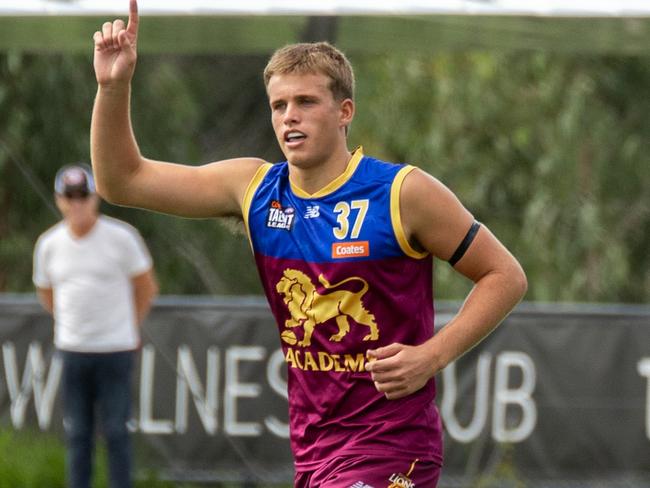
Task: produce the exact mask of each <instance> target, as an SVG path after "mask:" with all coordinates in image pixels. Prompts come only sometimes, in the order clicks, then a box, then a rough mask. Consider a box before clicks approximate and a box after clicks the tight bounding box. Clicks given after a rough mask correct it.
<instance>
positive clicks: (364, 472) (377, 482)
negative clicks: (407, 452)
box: [294, 455, 440, 488]
mask: <svg viewBox="0 0 650 488" xmlns="http://www.w3.org/2000/svg"><path fill="white" fill-rule="evenodd" d="M439 477H440V466H439V465H438V464H436V463H434V462H433V461H420V460H417V459H404V458H392V459H390V458H387V457H380V456H368V455H358V456H351V455H347V456H338V457H335V458H332V459H331V460H329V461H327V462H326V463H323V464H322V465H321V466H319V467H318V468H316V469H314V470H313V471H296V476H295V482H294V487H295V488H435V487H436V486H437V484H438V478H439Z"/></svg>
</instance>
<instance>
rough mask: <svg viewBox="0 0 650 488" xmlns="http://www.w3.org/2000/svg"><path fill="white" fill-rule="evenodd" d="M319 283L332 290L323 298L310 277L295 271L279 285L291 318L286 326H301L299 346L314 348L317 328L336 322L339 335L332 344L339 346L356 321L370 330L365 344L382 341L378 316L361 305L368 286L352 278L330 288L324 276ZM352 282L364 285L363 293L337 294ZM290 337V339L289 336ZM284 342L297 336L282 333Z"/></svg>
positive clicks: (332, 338) (281, 279)
mask: <svg viewBox="0 0 650 488" xmlns="http://www.w3.org/2000/svg"><path fill="white" fill-rule="evenodd" d="M318 281H319V282H320V283H321V284H322V285H323V286H324V287H325V288H326V289H328V290H333V291H331V292H329V293H327V294H323V295H321V294H320V293H318V291H317V290H316V286H315V285H314V284H313V283H312V281H311V280H310V279H309V277H308V276H307V275H306V274H305V273H303V272H302V271H298V270H296V269H285V270H284V273H283V276H282V278H280V281H278V284H277V285H276V286H275V289H276V290H277V291H278V293H280V294H281V295H283V297H282V299H283V301H284V303H285V304H286V305H287V308H288V309H289V312H290V313H291V318H290V319H288V320H286V321H285V323H284V325H285V327H288V328H294V327H300V326H302V328H303V331H304V336H303V339H302V341H300V342H298V345H299V346H302V347H305V346H309V345H310V344H311V336H312V334H313V333H314V328H315V327H316V325H318V324H322V323H324V322H327V321H328V320H330V319H336V324H337V325H338V327H339V330H338V333H336V334H334V335H332V336H331V337H330V339H329V340H330V341H335V342H340V341H341V339H343V337H345V335H346V334H347V333H348V332H349V331H350V322H349V321H348V319H350V318H351V319H353V320H354V321H355V322H356V323H357V324H362V325H365V326H367V327H368V328H369V329H370V333H369V334H368V335H366V336H365V337H364V338H363V340H364V341H376V340H377V339H379V330H378V328H377V323H376V322H375V316H374V315H373V314H371V313H370V312H368V310H366V309H365V308H364V306H363V303H362V302H361V298H362V297H363V295H364V294H365V293H366V292H367V291H368V282H367V281H366V280H364V279H363V278H359V277H358V276H352V277H350V278H346V279H344V280H343V281H340V282H338V283H336V284H334V285H331V284H330V283H329V281H327V279H325V277H324V276H323V275H322V274H321V275H320V276H319V277H318ZM350 281H359V282H361V283H363V287H362V288H361V290H359V291H357V292H352V291H349V290H337V289H336V288H338V287H339V286H341V285H343V284H345V283H348V282H350ZM289 334H290V335H289ZM282 339H283V340H284V341H285V342H289V343H293V342H294V341H295V334H293V333H290V332H289V331H285V332H283V333H282Z"/></svg>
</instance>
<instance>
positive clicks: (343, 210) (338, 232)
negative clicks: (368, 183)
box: [332, 199, 370, 239]
mask: <svg viewBox="0 0 650 488" xmlns="http://www.w3.org/2000/svg"><path fill="white" fill-rule="evenodd" d="M369 206H370V202H369V201H368V200H367V199H365V200H352V201H351V202H350V203H348V202H339V203H337V204H336V206H335V207H334V213H335V214H338V215H337V216H336V222H337V223H338V224H339V225H338V227H335V228H334V229H332V231H333V232H334V237H336V238H337V239H345V238H346V237H347V236H348V232H350V212H351V210H357V211H358V212H357V215H356V218H355V219H354V225H353V226H352V232H351V233H350V238H351V239H356V238H357V237H359V234H360V233H361V226H362V225H363V220H364V219H365V218H366V213H367V212H368V207H369Z"/></svg>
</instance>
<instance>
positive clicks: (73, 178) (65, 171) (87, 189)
mask: <svg viewBox="0 0 650 488" xmlns="http://www.w3.org/2000/svg"><path fill="white" fill-rule="evenodd" d="M54 191H55V192H56V193H58V194H60V195H63V194H66V193H73V192H79V193H95V180H94V179H93V172H92V169H91V168H90V166H88V165H87V164H84V163H78V164H68V165H66V166H63V167H62V168H61V169H60V170H59V171H57V173H56V177H55V178H54Z"/></svg>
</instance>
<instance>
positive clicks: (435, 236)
mask: <svg viewBox="0 0 650 488" xmlns="http://www.w3.org/2000/svg"><path fill="white" fill-rule="evenodd" d="M400 205H401V206H402V208H401V214H402V218H403V220H404V222H405V231H407V232H408V234H407V235H409V236H410V237H411V239H413V240H414V241H415V242H416V243H418V244H419V245H420V246H421V247H422V248H423V249H424V250H426V251H428V252H430V253H431V254H432V255H434V256H436V257H437V258H439V259H442V260H444V261H448V260H449V259H450V258H451V257H452V256H454V253H455V251H456V250H457V249H458V248H459V246H461V243H463V241H464V239H465V237H466V236H467V235H468V232H469V231H470V229H471V228H472V224H473V223H474V217H473V216H472V214H471V213H470V212H469V211H468V210H467V209H466V208H465V207H464V206H463V205H462V203H461V202H460V200H459V199H458V198H457V197H456V195H454V193H453V192H452V191H451V190H449V189H448V188H447V187H446V186H444V185H443V184H442V183H441V182H439V181H438V180H436V179H435V178H433V177H432V176H430V175H428V174H426V173H424V172H422V171H419V170H414V171H412V172H411V174H409V176H407V178H406V179H405V180H404V185H403V188H402V193H401V195H400ZM454 269H455V270H456V271H458V272H459V273H461V274H462V275H464V276H465V277H467V278H469V279H470V280H472V281H474V282H477V281H478V280H480V279H481V278H482V277H483V276H485V275H487V274H488V273H491V272H495V271H500V272H507V273H509V272H519V271H520V267H519V264H518V262H517V261H516V259H515V258H514V257H513V256H512V254H511V253H510V252H509V251H508V250H507V249H506V247H505V246H504V245H503V244H502V243H501V242H500V241H499V240H498V239H497V238H496V237H495V236H494V234H492V232H491V231H490V230H489V229H488V228H487V227H486V226H485V225H484V224H481V225H480V226H479V227H478V231H477V232H476V233H475V234H474V235H473V237H472V239H471V242H469V245H468V246H467V247H466V249H465V251H464V253H462V255H461V257H460V259H458V261H457V262H456V263H455V264H454Z"/></svg>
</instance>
